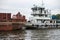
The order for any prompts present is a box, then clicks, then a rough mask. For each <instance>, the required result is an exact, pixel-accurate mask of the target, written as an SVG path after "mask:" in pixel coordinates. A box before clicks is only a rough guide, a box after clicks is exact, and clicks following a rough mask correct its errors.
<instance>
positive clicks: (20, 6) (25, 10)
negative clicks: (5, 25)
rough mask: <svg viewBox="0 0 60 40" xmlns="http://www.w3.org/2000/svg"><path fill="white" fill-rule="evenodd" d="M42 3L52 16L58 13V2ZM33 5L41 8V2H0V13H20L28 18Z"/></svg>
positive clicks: (21, 0) (27, 0) (6, 0)
mask: <svg viewBox="0 0 60 40" xmlns="http://www.w3.org/2000/svg"><path fill="white" fill-rule="evenodd" d="M43 3H44V6H45V7H46V8H48V9H49V10H51V12H52V14H57V13H60V0H43ZM33 4H36V5H39V6H41V4H42V0H0V12H8V13H12V14H16V13H17V12H21V14H23V15H25V16H26V17H27V18H28V17H30V14H31V8H32V7H33Z"/></svg>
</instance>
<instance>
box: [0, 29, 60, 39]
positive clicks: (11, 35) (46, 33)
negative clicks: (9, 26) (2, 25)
mask: <svg viewBox="0 0 60 40" xmlns="http://www.w3.org/2000/svg"><path fill="white" fill-rule="evenodd" d="M20 39H23V40H60V29H42V30H17V31H0V40H20Z"/></svg>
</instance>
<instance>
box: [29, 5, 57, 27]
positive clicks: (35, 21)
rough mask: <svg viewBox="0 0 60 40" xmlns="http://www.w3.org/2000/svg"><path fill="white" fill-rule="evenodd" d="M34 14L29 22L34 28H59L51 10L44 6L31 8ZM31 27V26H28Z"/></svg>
mask: <svg viewBox="0 0 60 40" xmlns="http://www.w3.org/2000/svg"><path fill="white" fill-rule="evenodd" d="M31 9H32V13H31V17H30V18H29V21H28V22H30V24H31V26H32V27H34V28H57V23H56V19H52V15H51V10H48V9H46V8H45V7H44V6H43V4H42V6H36V5H34V7H32V8H31ZM28 25H29V24H28Z"/></svg>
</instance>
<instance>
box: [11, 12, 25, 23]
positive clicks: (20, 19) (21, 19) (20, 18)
mask: <svg viewBox="0 0 60 40" xmlns="http://www.w3.org/2000/svg"><path fill="white" fill-rule="evenodd" d="M12 22H26V18H25V16H24V15H23V16H22V15H21V14H20V12H18V13H17V14H16V15H13V17H12Z"/></svg>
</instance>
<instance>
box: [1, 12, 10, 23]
mask: <svg viewBox="0 0 60 40" xmlns="http://www.w3.org/2000/svg"><path fill="white" fill-rule="evenodd" d="M10 19H11V13H0V22H2V21H8V20H10Z"/></svg>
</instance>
